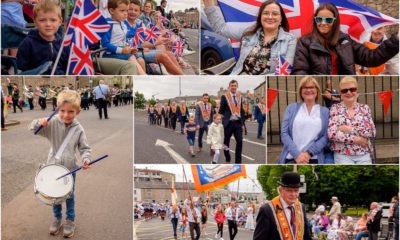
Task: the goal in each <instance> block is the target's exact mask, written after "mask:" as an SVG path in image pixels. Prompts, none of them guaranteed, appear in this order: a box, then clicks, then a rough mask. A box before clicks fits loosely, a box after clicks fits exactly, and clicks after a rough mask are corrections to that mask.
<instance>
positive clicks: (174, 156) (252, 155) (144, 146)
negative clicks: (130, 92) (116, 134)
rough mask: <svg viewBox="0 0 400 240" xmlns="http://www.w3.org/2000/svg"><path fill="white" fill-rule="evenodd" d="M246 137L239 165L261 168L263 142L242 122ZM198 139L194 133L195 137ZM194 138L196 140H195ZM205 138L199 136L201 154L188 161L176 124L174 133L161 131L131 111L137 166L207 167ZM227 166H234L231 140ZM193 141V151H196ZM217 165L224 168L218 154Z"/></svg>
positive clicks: (183, 138) (249, 124) (250, 125)
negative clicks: (202, 165) (133, 114)
mask: <svg viewBox="0 0 400 240" xmlns="http://www.w3.org/2000/svg"><path fill="white" fill-rule="evenodd" d="M246 126H247V129H248V135H244V136H243V137H244V140H243V150H242V163H243V164H265V163H266V142H265V139H264V140H259V139H257V137H256V136H257V124H256V123H255V122H250V121H246ZM197 135H198V133H197ZM197 135H196V136H197ZM206 139H207V136H206V134H204V135H203V150H202V152H200V153H197V154H196V156H195V157H192V156H191V155H190V154H189V152H188V147H189V145H188V143H187V140H186V136H185V135H182V134H181V133H180V123H179V122H178V123H177V128H176V130H175V131H173V130H172V129H169V128H165V127H164V125H161V126H158V125H152V126H150V125H149V124H148V121H147V114H146V112H143V111H140V112H139V111H135V146H134V154H135V163H137V164H160V163H162V164H173V163H180V164H187V163H196V164H209V163H211V158H212V157H211V156H210V151H209V146H208V145H207V143H206ZM230 145H231V146H230V149H231V150H230V151H231V158H232V160H231V162H232V163H234V162H235V157H234V154H235V153H234V152H235V140H234V139H233V138H232V139H231V143H230ZM197 146H198V145H197V137H196V144H195V150H197ZM219 163H220V164H224V163H226V162H225V157H224V156H223V154H221V157H220V161H219Z"/></svg>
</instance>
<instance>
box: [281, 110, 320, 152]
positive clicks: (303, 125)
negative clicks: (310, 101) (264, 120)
mask: <svg viewBox="0 0 400 240" xmlns="http://www.w3.org/2000/svg"><path fill="white" fill-rule="evenodd" d="M321 130H322V120H321V113H320V106H319V104H315V105H314V106H313V107H312V109H311V112H310V113H308V110H307V106H306V104H305V103H303V104H302V105H301V106H300V109H299V111H298V112H297V114H296V117H295V118H294V121H293V130H292V137H293V142H294V143H295V144H296V146H297V149H299V151H300V152H303V151H306V150H307V149H308V148H309V147H310V146H311V144H312V143H313V142H314V141H315V139H316V138H317V137H318V135H319V133H320V132H321ZM286 158H288V159H293V158H294V157H293V156H292V155H291V154H290V153H288V155H287V157H286ZM311 159H318V156H316V155H315V156H313V157H312V158H311Z"/></svg>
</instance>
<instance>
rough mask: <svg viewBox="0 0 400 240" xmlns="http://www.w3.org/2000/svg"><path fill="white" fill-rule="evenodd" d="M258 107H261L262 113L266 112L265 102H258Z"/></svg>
mask: <svg viewBox="0 0 400 240" xmlns="http://www.w3.org/2000/svg"><path fill="white" fill-rule="evenodd" d="M258 107H259V108H260V111H261V113H262V114H265V113H266V108H265V104H261V103H259V104H258Z"/></svg>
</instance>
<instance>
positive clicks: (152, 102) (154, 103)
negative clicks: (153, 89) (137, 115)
mask: <svg viewBox="0 0 400 240" xmlns="http://www.w3.org/2000/svg"><path fill="white" fill-rule="evenodd" d="M156 103H157V102H156V100H155V99H154V98H152V99H150V100H149V105H150V106H155V105H156Z"/></svg>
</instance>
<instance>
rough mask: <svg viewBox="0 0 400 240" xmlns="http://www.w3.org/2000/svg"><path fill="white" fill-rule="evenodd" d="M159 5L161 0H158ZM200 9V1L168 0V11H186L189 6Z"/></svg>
mask: <svg viewBox="0 0 400 240" xmlns="http://www.w3.org/2000/svg"><path fill="white" fill-rule="evenodd" d="M156 2H157V6H160V3H161V0H156ZM193 7H194V8H197V9H200V3H199V1H187V0H167V12H169V11H170V10H172V11H174V12H177V11H178V10H182V11H185V9H189V8H193Z"/></svg>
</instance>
